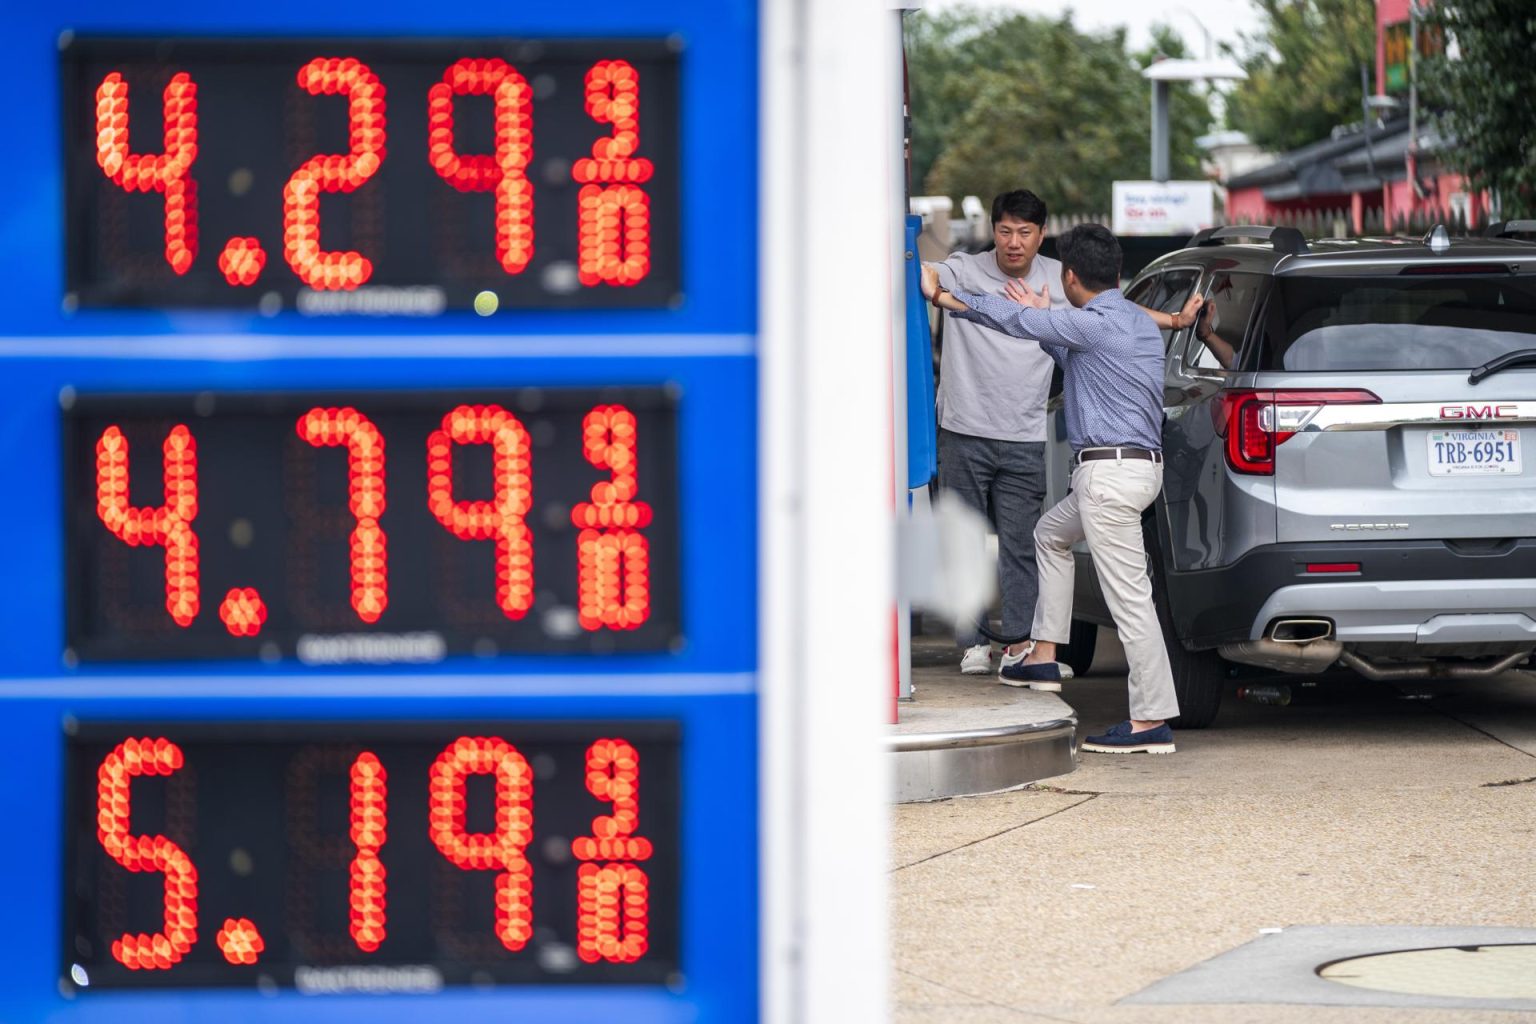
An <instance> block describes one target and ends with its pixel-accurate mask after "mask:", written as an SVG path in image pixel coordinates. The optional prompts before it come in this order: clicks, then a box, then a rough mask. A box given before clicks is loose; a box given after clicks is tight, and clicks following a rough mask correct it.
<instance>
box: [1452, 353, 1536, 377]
mask: <svg viewBox="0 0 1536 1024" xmlns="http://www.w3.org/2000/svg"><path fill="white" fill-rule="evenodd" d="M1522 363H1536V348H1522V349H1516V350H1515V351H1513V352H1505V353H1504V354H1503V355H1501V356H1495V357H1494V358H1492V359H1490V360H1488V361H1487V362H1486V363H1484V364H1483V365H1482V366H1479V367H1478V368H1477V369H1475V370H1473V371H1472V372H1471V373H1469V374H1467V383H1468V384H1476V383H1477V382H1478V381H1480V380H1483V379H1484V378H1487V377H1492V376H1493V375H1494V374H1496V373H1498V372H1499V371H1500V370H1503V369H1507V368H1508V367H1511V366H1519V365H1521V364H1522Z"/></svg>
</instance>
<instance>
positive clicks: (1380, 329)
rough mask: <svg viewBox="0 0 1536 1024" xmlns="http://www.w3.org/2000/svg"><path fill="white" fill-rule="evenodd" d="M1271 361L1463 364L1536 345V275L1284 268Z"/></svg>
mask: <svg viewBox="0 0 1536 1024" xmlns="http://www.w3.org/2000/svg"><path fill="white" fill-rule="evenodd" d="M1275 294H1276V301H1275V302H1272V303H1271V307H1272V308H1271V312H1270V315H1269V316H1268V317H1267V318H1266V320H1267V332H1266V333H1267V340H1266V343H1265V345H1264V352H1263V354H1262V356H1261V357H1260V359H1261V364H1262V365H1261V367H1260V368H1261V369H1265V370H1326V371H1338V370H1406V369H1425V370H1463V369H1471V368H1472V367H1475V366H1480V365H1482V364H1483V363H1486V362H1487V361H1488V360H1490V359H1493V358H1494V357H1496V356H1500V355H1503V354H1504V353H1506V352H1513V351H1515V350H1517V349H1524V348H1536V278H1532V277H1514V276H1511V275H1499V276H1488V277H1483V276H1475V277H1474V276H1466V275H1455V276H1451V275H1447V276H1440V277H1417V276H1407V277H1355V278H1318V277H1293V278H1280V279H1278V282H1277V287H1276V292H1275Z"/></svg>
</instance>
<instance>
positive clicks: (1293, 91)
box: [1227, 0, 1518, 152]
mask: <svg viewBox="0 0 1536 1024" xmlns="http://www.w3.org/2000/svg"><path fill="white" fill-rule="evenodd" d="M1512 2H1518V0H1512ZM1254 3H1255V5H1256V6H1257V7H1258V8H1259V14H1260V16H1261V17H1262V18H1263V20H1264V25H1263V28H1262V30H1261V31H1260V32H1258V33H1257V34H1255V35H1245V36H1244V37H1243V40H1244V43H1245V44H1246V48H1247V51H1248V53H1247V55H1246V56H1242V57H1240V59H1241V61H1242V64H1243V68H1244V70H1246V71H1247V72H1248V79H1247V81H1245V82H1242V83H1241V84H1239V85H1238V87H1237V89H1235V90H1234V91H1233V93H1232V97H1231V99H1230V100H1229V102H1228V104H1227V123H1228V124H1229V125H1231V126H1232V127H1233V128H1237V129H1240V130H1242V131H1244V132H1246V133H1247V134H1248V137H1249V138H1250V139H1252V140H1253V141H1254V142H1256V143H1258V144H1259V145H1260V146H1263V147H1265V148H1266V149H1271V150H1275V151H1276V152H1282V151H1284V150H1288V149H1295V148H1297V147H1298V146H1304V145H1306V144H1307V143H1309V142H1316V141H1317V140H1318V139H1326V138H1327V137H1328V133H1329V132H1330V131H1332V130H1333V128H1334V127H1335V126H1336V125H1341V124H1349V123H1351V122H1358V121H1359V120H1360V116H1361V110H1360V100H1361V96H1360V67H1361V65H1362V64H1364V65H1366V66H1367V67H1368V69H1374V68H1375V66H1376V5H1375V3H1373V0H1254ZM1235 56H1237V55H1235ZM1369 73H1370V75H1371V77H1372V81H1373V84H1374V70H1370V72H1369Z"/></svg>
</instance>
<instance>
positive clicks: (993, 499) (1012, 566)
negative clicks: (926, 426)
mask: <svg viewBox="0 0 1536 1024" xmlns="http://www.w3.org/2000/svg"><path fill="white" fill-rule="evenodd" d="M939 486H940V487H942V488H943V489H944V490H946V491H951V492H953V493H954V494H956V495H958V496H959V497H960V499H961V500H962V501H964V502H965V503H966V504H967V505H969V506H971V507H972V508H974V509H976V510H977V511H978V512H980V513H981V514H982V515H984V516H986V517H987V519H988V520H989V521H990V522H991V523H992V528H993V530H995V531H996V532H997V561H998V586H999V588H1000V589H1001V590H1002V594H1003V635H1004V636H1010V637H1013V636H1026V635H1028V633H1029V627H1030V623H1031V622H1032V621H1033V620H1034V617H1035V592H1036V587H1037V583H1036V573H1035V539H1034V535H1035V523H1036V522H1038V521H1039V519H1040V508H1041V506H1042V505H1043V504H1044V502H1045V442H1044V441H994V440H991V439H989V438H985V437H971V436H970V435H968V434H955V433H952V432H950V431H948V430H940V431H939ZM955 641H956V642H957V643H958V644H959V645H960V646H962V647H970V646H972V645H974V644H978V643H981V635H980V634H979V633H977V632H976V630H975V629H974V628H972V627H970V626H968V625H966V624H959V625H957V626H956V628H955Z"/></svg>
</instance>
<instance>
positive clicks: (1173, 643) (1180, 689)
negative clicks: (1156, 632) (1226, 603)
mask: <svg viewBox="0 0 1536 1024" xmlns="http://www.w3.org/2000/svg"><path fill="white" fill-rule="evenodd" d="M1145 540H1146V544H1147V553H1148V555H1149V557H1148V558H1147V569H1148V571H1149V573H1150V575H1151V577H1152V600H1153V603H1154V604H1156V605H1157V620H1158V623H1159V624H1160V625H1161V626H1162V627H1163V644H1164V645H1165V646H1166V647H1167V648H1168V666H1169V668H1171V669H1172V670H1173V692H1174V695H1175V696H1177V697H1178V700H1179V715H1178V717H1177V718H1173V719H1170V720H1169V722H1168V724H1169V725H1170V726H1172V727H1173V728H1175V729H1204V728H1205V727H1206V726H1208V725H1210V724H1211V723H1212V722H1214V721H1215V720H1216V714H1217V712H1219V711H1220V710H1221V697H1222V693H1223V692H1224V691H1225V689H1226V683H1227V663H1226V660H1225V659H1223V658H1222V656H1221V655H1219V654H1217V653H1216V652H1215V651H1191V650H1188V649H1186V648H1185V646H1184V644H1183V643H1182V642H1181V641H1180V640H1179V636H1178V634H1177V633H1176V632H1174V628H1173V613H1172V609H1171V607H1170V603H1169V600H1168V585H1167V583H1166V582H1165V581H1164V578H1163V559H1162V553H1161V551H1160V550H1159V548H1158V546H1157V543H1156V537H1155V536H1154V535H1153V531H1152V529H1151V527H1150V523H1149V524H1148V528H1147V530H1146V534H1145Z"/></svg>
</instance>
